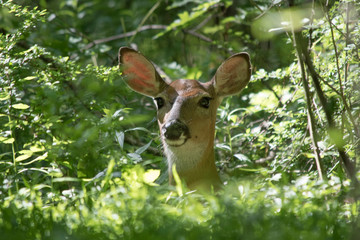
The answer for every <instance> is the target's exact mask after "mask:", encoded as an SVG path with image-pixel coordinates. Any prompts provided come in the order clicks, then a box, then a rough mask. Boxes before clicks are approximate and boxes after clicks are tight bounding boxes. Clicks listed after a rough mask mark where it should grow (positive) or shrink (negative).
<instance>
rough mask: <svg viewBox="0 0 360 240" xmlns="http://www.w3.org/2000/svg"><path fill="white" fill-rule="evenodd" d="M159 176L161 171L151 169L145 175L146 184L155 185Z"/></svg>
mask: <svg viewBox="0 0 360 240" xmlns="http://www.w3.org/2000/svg"><path fill="white" fill-rule="evenodd" d="M159 176H160V170H159V169H149V170H147V171H146V172H145V173H144V182H146V183H147V184H153V183H154V182H155V180H156V179H158V177H159Z"/></svg>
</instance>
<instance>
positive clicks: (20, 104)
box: [12, 103, 30, 109]
mask: <svg viewBox="0 0 360 240" xmlns="http://www.w3.org/2000/svg"><path fill="white" fill-rule="evenodd" d="M12 107H13V108H15V109H28V108H29V107H30V106H29V105H26V104H24V103H17V104H14V105H12Z"/></svg>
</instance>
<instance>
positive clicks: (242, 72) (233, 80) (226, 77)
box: [211, 53, 251, 97]
mask: <svg viewBox="0 0 360 240" xmlns="http://www.w3.org/2000/svg"><path fill="white" fill-rule="evenodd" d="M250 76H251V64H250V56H249V54H247V53H237V54H235V55H233V56H231V57H229V58H228V59H226V60H225V61H224V62H223V63H222V64H221V65H220V67H219V68H218V69H217V70H216V73H215V76H214V77H213V79H212V80H211V82H212V84H213V85H214V88H215V92H216V94H217V95H218V96H220V97H226V96H229V95H234V94H237V93H239V92H240V91H241V90H242V89H243V88H244V87H246V85H247V84H248V83H249V81H250Z"/></svg>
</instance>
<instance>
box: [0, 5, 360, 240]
mask: <svg viewBox="0 0 360 240" xmlns="http://www.w3.org/2000/svg"><path fill="white" fill-rule="evenodd" d="M359 10H360V3H359V2H358V1H355V0H342V1H333V0H326V1H325V0H320V1H298V0H288V1H286V0H273V1H264V0H249V1H245V0H233V1H230V0H211V1H199V0H182V1H176V0H173V1H171V0H157V1H155V0H148V1H143V0H132V1H115V0H106V1H103V0H89V1H80V0H58V1H46V0H37V1H27V0H23V1H21V0H13V1H3V0H2V1H0V171H1V174H0V234H1V235H0V236H1V238H2V239H89V238H93V239H123V238H125V239H159V238H166V239H287V240H288V239H353V240H355V239H359V236H360V218H359V217H360V216H359V208H360V206H359V204H360V201H359V196H360V188H359V182H358V181H359V168H358V165H359V158H360V157H359V156H360V144H359V139H360V132H359V123H360V97H359V96H360V94H359V92H360V85H359V76H360V56H359V54H360V26H359V22H360V20H359V19H360V12H359ZM121 46H131V47H133V48H136V49H138V50H139V51H141V53H143V54H144V55H145V56H147V57H148V58H149V59H151V60H152V61H154V62H155V63H156V64H157V65H158V66H159V68H161V69H162V70H163V72H164V74H166V75H167V76H168V77H170V78H171V79H179V78H186V79H198V80H200V81H208V80H209V79H211V77H212V76H213V75H214V72H215V71H216V69H217V67H218V66H219V64H220V63H221V62H222V61H223V60H224V59H226V58H227V57H229V56H230V55H232V54H234V53H236V52H248V53H249V54H250V56H251V62H252V70H253V75H252V78H251V82H250V83H249V85H248V87H247V88H246V89H245V90H243V92H242V93H241V94H240V95H239V96H233V97H231V98H227V99H226V100H224V101H223V103H222V105H221V107H220V108H219V110H218V116H217V125H216V142H215V150H216V159H217V161H216V165H217V168H218V170H219V173H220V175H221V178H222V180H223V181H224V183H225V186H224V189H223V190H222V192H221V193H219V194H217V195H216V194H215V195H214V194H199V193H197V192H189V191H188V190H187V189H186V187H185V186H183V185H182V184H181V183H178V185H177V186H168V184H167V172H166V169H167V166H166V162H165V161H164V157H163V154H162V149H161V143H160V139H159V134H158V129H157V123H156V119H155V116H156V108H155V105H154V104H153V102H152V99H150V98H146V97H143V96H140V95H138V94H137V93H134V92H132V91H131V90H130V89H129V88H128V87H127V86H126V85H125V83H124V82H123V80H122V79H121V72H120V70H119V68H118V60H117V54H118V49H119V47H121Z"/></svg>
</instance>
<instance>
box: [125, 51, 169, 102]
mask: <svg viewBox="0 0 360 240" xmlns="http://www.w3.org/2000/svg"><path fill="white" fill-rule="evenodd" d="M119 66H120V69H121V71H122V74H123V76H124V80H125V82H126V83H127V84H128V85H129V87H130V88H132V89H133V90H134V91H136V92H138V93H140V94H143V95H146V96H150V97H155V96H157V95H158V94H159V93H160V92H162V91H163V90H164V88H165V87H166V85H167V84H166V83H165V82H164V80H163V79H162V78H161V77H160V75H159V74H158V72H157V71H156V69H155V67H154V65H153V64H152V63H151V62H150V61H149V60H147V59H146V58H145V57H144V56H143V55H142V54H140V53H139V52H137V51H135V50H134V49H132V48H128V47H122V48H120V50H119Z"/></svg>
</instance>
